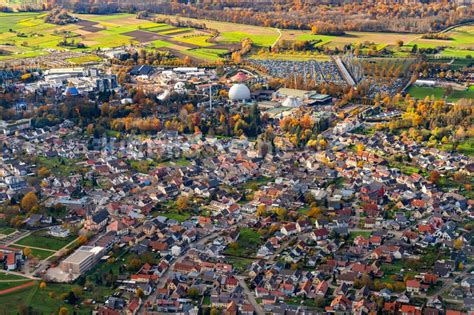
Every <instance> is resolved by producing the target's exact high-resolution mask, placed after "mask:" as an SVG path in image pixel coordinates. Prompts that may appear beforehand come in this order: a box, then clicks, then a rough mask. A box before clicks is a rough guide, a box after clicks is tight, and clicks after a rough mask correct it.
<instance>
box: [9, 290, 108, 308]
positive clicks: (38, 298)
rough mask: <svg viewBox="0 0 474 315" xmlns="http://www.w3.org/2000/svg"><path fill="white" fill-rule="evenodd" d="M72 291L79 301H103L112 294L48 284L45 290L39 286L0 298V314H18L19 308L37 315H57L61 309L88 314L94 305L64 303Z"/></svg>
mask: <svg viewBox="0 0 474 315" xmlns="http://www.w3.org/2000/svg"><path fill="white" fill-rule="evenodd" d="M71 290H74V291H75V292H77V293H78V294H79V297H80V301H84V300H87V299H95V300H98V301H102V302H103V301H104V298H105V297H106V296H108V295H109V294H111V293H112V290H111V289H108V288H104V287H95V290H94V291H84V290H83V289H82V287H81V286H79V285H71V284H54V283H48V284H47V286H46V288H45V289H40V288H39V285H36V286H33V287H30V288H27V289H23V290H20V291H17V292H13V293H10V294H6V295H2V296H0V305H1V309H2V311H4V312H3V313H2V314H18V313H20V312H19V309H20V308H21V307H27V306H31V307H32V309H33V310H34V311H36V312H37V313H39V314H58V312H59V309H60V308H61V307H65V308H67V309H68V311H69V314H73V312H74V313H76V314H90V313H91V312H92V310H93V308H94V305H90V304H89V305H87V304H82V303H80V304H78V305H76V306H73V305H70V304H68V303H66V302H65V301H64V295H65V294H67V293H68V292H69V291H71Z"/></svg>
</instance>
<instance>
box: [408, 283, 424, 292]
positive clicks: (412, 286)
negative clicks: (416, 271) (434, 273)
mask: <svg viewBox="0 0 474 315" xmlns="http://www.w3.org/2000/svg"><path fill="white" fill-rule="evenodd" d="M406 287H407V292H410V293H420V291H421V282H420V281H418V280H407V283H406Z"/></svg>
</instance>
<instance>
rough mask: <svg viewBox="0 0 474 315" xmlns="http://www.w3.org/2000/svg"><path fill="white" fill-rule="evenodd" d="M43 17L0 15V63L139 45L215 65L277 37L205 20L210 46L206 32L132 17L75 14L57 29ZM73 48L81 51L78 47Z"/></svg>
mask: <svg viewBox="0 0 474 315" xmlns="http://www.w3.org/2000/svg"><path fill="white" fill-rule="evenodd" d="M45 16H46V13H38V12H29V13H0V60H5V59H15V58H27V57H37V56H40V55H45V54H48V53H49V51H50V50H59V51H65V50H68V51H75V52H92V51H94V50H96V49H103V48H113V47H120V46H128V45H141V46H143V47H150V48H159V49H167V50H170V51H171V52H172V53H173V52H174V53H175V54H176V56H178V57H183V56H185V55H188V56H191V57H193V58H194V59H199V60H202V61H216V60H220V59H223V58H225V56H224V55H226V54H227V53H228V52H229V48H231V47H236V45H238V44H239V43H240V41H241V40H242V39H245V38H251V39H252V40H253V42H254V43H255V45H257V46H270V45H272V44H273V43H274V42H275V41H276V40H277V38H278V36H279V33H278V31H277V30H274V29H271V28H265V27H255V26H247V25H238V24H233V23H223V22H213V21H206V24H208V27H211V28H216V29H218V30H219V31H220V32H221V35H220V36H219V37H218V38H217V42H216V43H210V42H208V40H209V39H210V38H211V34H210V32H208V31H205V30H195V29H192V28H184V27H175V26H171V25H167V24H163V23H154V22H151V21H147V20H140V19H137V18H136V17H135V15H134V14H127V13H120V14H111V15H91V14H75V16H76V17H77V18H79V22H77V23H74V24H68V25H61V26H60V25H53V24H49V23H46V22H45V21H44V18H45ZM236 29H238V30H239V31H236ZM64 40H67V42H68V43H69V44H68V45H67V46H64V45H61V42H63V41H64ZM73 43H74V44H73ZM78 43H82V44H84V45H85V48H77V47H76V46H75V44H78ZM213 46H215V47H213ZM98 60H99V59H98V57H96V56H95V55H93V54H91V55H84V56H80V57H78V58H71V59H69V60H67V61H69V62H71V63H73V64H76V65H81V64H84V63H87V62H94V61H98Z"/></svg>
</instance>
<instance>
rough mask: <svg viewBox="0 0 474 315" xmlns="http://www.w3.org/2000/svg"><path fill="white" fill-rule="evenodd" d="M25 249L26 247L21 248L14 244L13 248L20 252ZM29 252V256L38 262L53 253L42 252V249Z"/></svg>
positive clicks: (51, 251)
mask: <svg viewBox="0 0 474 315" xmlns="http://www.w3.org/2000/svg"><path fill="white" fill-rule="evenodd" d="M27 247H28V246H21V245H17V244H15V248H18V249H21V250H24V249H25V248H27ZM30 250H31V255H32V256H34V257H36V258H38V259H40V260H43V259H46V258H48V257H49V256H51V255H53V254H54V253H55V251H54V250H42V249H37V248H30Z"/></svg>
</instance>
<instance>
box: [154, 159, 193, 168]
mask: <svg viewBox="0 0 474 315" xmlns="http://www.w3.org/2000/svg"><path fill="white" fill-rule="evenodd" d="M189 165H191V161H189V160H187V159H184V158H181V159H176V160H169V161H163V162H158V164H157V166H180V167H181V166H189Z"/></svg>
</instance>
